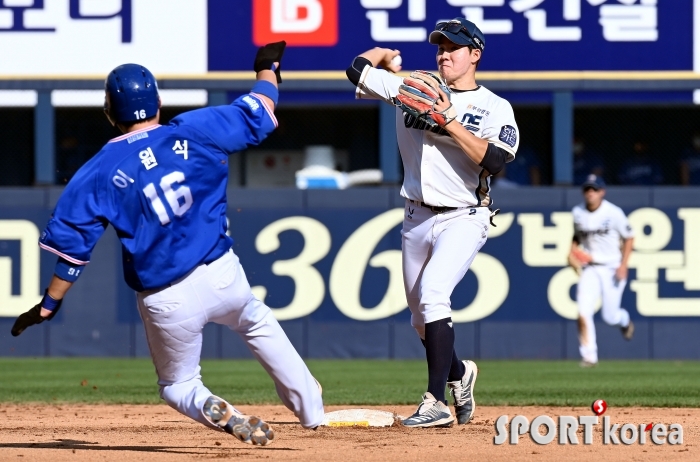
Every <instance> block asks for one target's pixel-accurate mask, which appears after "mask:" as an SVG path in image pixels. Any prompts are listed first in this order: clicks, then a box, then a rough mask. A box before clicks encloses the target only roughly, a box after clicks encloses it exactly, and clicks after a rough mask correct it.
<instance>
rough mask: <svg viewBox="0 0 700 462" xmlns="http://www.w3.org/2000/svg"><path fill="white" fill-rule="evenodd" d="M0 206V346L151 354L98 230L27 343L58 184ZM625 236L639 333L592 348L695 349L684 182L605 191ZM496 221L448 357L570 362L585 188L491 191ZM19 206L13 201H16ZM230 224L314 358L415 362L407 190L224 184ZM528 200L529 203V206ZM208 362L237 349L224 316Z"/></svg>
mask: <svg viewBox="0 0 700 462" xmlns="http://www.w3.org/2000/svg"><path fill="white" fill-rule="evenodd" d="M3 195H4V198H3V197H0V198H1V199H2V204H0V355H8V354H10V355H14V354H20V355H27V354H29V355H36V354H46V355H58V356H62V355H107V356H142V355H147V354H148V351H147V343H146V340H145V337H144V335H143V329H142V327H141V326H140V320H139V317H138V313H137V311H136V307H135V296H134V293H133V291H131V290H130V289H129V288H128V287H127V286H126V284H125V283H124V281H123V277H122V274H121V252H120V246H119V242H118V240H117V239H116V236H115V234H114V232H112V231H111V230H108V231H107V233H106V234H105V236H104V237H103V238H102V239H101V240H100V242H99V243H98V245H97V247H96V248H95V251H94V252H93V255H92V258H91V263H90V264H89V265H88V267H87V268H86V270H85V272H84V274H83V275H82V276H81V278H80V279H79V280H78V282H77V283H76V284H75V286H74V287H73V288H72V289H71V291H70V293H69V294H68V296H67V297H66V300H65V302H64V305H63V309H62V310H61V313H59V315H58V316H57V317H56V319H54V320H53V321H52V322H51V323H44V324H42V326H41V327H40V328H37V329H33V330H31V332H28V333H27V334H26V335H22V336H21V337H17V338H14V337H11V336H10V335H9V328H10V326H11V323H12V322H13V320H14V317H16V316H17V315H19V314H20V313H22V312H24V311H26V310H27V309H29V308H30V307H31V306H33V305H34V304H36V303H38V302H39V300H40V299H41V294H42V292H43V288H44V287H46V285H47V284H48V282H49V280H50V278H51V275H52V272H53V267H54V264H55V261H56V257H55V256H54V255H53V254H50V253H48V252H40V250H39V248H38V246H37V245H36V242H37V240H38V238H39V233H40V232H41V230H42V229H43V227H44V226H45V224H46V221H47V219H48V217H49V215H50V213H51V210H52V208H53V204H54V203H55V200H56V198H57V197H58V192H56V191H52V192H51V193H50V194H43V192H42V191H41V190H35V189H27V190H23V191H11V192H7V191H5V192H3ZM609 196H610V197H611V200H612V201H613V202H614V203H617V204H619V205H620V206H622V208H623V210H624V211H625V212H626V213H627V214H628V217H629V221H630V224H631V226H632V227H633V229H634V231H635V235H636V237H635V242H634V251H633V254H632V257H631V259H630V274H629V282H628V285H627V287H626V289H625V292H624V295H623V299H622V304H623V306H624V307H625V308H626V309H627V310H628V311H629V312H630V314H631V317H632V319H633V320H634V321H635V325H636V326H637V334H636V335H635V340H634V341H633V342H625V341H624V340H622V338H621V336H620V335H619V332H617V330H616V329H611V328H608V327H606V326H605V325H604V324H603V323H602V322H601V323H600V329H599V334H598V342H599V348H600V351H601V357H619V358H693V359H698V358H699V357H700V356H698V355H699V354H700V349H699V348H698V347H697V346H698V345H700V343H698V342H700V337H698V336H697V327H696V326H697V322H698V321H700V241H698V240H697V236H698V235H700V203H699V202H698V200H697V198H698V197H700V196H698V191H697V190H696V189H689V188H685V189H682V188H652V189H649V188H632V189H630V188H611V191H609ZM498 200H499V205H500V206H501V207H502V208H503V209H504V212H502V213H501V214H500V215H498V216H497V217H496V224H497V225H498V226H497V227H492V228H490V229H489V239H488V242H487V243H486V245H485V246H484V247H483V249H482V250H481V252H479V254H478V256H477V257H476V259H475V260H474V262H473V264H472V265H471V267H470V269H469V272H468V273H467V275H466V276H465V278H464V279H463V280H462V281H461V282H460V283H459V284H458V286H457V287H456V289H455V291H454V293H453V296H452V309H453V312H452V319H453V321H454V322H455V328H456V330H457V332H458V352H460V354H463V355H468V356H473V357H484V358H520V357H522V358H575V357H577V355H578V353H577V341H576V323H575V322H574V320H575V319H576V318H577V306H576V302H575V291H576V283H577V280H578V278H577V275H576V274H575V272H574V271H573V270H572V269H571V268H569V267H568V266H567V258H566V257H567V254H568V251H569V248H570V245H571V238H572V235H573V221H572V217H571V212H570V207H571V206H572V205H573V204H575V203H577V202H578V201H580V200H581V196H580V191H578V190H576V189H571V190H565V189H558V188H546V189H545V188H533V189H529V188H523V189H521V190H518V191H512V194H506V191H505V190H504V191H500V192H499V194H498ZM11 204H15V205H11ZM229 204H230V208H229V220H230V233H231V235H232V236H233V238H234V239H235V243H234V251H235V252H236V253H237V254H238V255H239V257H240V259H241V262H242V264H243V268H244V269H245V272H246V275H247V277H248V280H249V282H250V284H251V286H252V288H253V292H254V293H255V295H256V296H257V297H258V298H260V299H262V300H264V301H265V303H266V304H267V305H268V306H270V307H271V308H272V309H273V311H274V313H275V316H276V317H277V318H278V319H279V320H280V321H281V322H282V325H283V327H284V328H285V330H286V331H287V333H288V335H289V336H290V339H291V340H292V342H293V344H294V345H295V347H297V348H298V349H299V351H300V352H302V354H304V355H305V356H308V357H345V358H350V357H378V358H379V357H390V358H393V357H396V358H407V357H421V356H422V355H423V353H422V347H421V345H420V342H418V341H417V337H416V334H415V332H414V331H413V329H412V328H411V327H410V324H409V316H410V314H409V310H408V308H407V304H406V298H405V294H404V288H403V278H402V271H401V250H400V249H401V235H400V229H401V226H402V221H403V215H404V210H403V208H402V207H401V204H402V200H401V199H400V198H399V197H398V196H397V195H396V191H395V190H393V189H391V190H388V189H383V188H376V189H366V190H348V191H312V190H309V191H303V192H302V191H296V190H274V191H273V190H263V191H259V190H239V191H235V190H231V195H230V197H229ZM527 204H539V205H537V206H531V205H527ZM204 355H205V357H221V358H225V357H247V356H249V352H248V350H247V349H246V347H245V346H244V345H243V344H242V342H241V341H240V339H238V338H237V336H236V335H235V334H233V333H231V332H230V331H229V330H228V329H226V328H224V327H222V326H214V325H212V326H209V327H207V329H206V332H205V344H204Z"/></svg>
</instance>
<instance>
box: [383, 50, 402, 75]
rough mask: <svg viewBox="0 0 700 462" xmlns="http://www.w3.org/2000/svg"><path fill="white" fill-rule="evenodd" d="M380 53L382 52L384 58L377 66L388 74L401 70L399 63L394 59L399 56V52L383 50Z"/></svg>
mask: <svg viewBox="0 0 700 462" xmlns="http://www.w3.org/2000/svg"><path fill="white" fill-rule="evenodd" d="M382 51H384V57H383V58H382V61H381V62H380V63H379V66H381V67H382V68H384V69H386V70H387V71H390V72H394V73H396V72H399V71H400V70H401V62H400V61H397V60H395V59H394V58H396V57H397V56H399V55H400V54H401V52H400V51H399V50H392V49H390V48H383V49H382Z"/></svg>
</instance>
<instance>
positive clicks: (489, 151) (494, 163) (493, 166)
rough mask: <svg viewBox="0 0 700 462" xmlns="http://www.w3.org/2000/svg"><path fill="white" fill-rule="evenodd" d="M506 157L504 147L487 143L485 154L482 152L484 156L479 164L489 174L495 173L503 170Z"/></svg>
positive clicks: (506, 153)
mask: <svg viewBox="0 0 700 462" xmlns="http://www.w3.org/2000/svg"><path fill="white" fill-rule="evenodd" d="M506 159H508V152H507V151H506V150H505V149H501V148H499V147H498V146H496V145H494V144H492V143H489V146H488V147H487V148H486V154H484V158H483V159H482V160H481V163H480V164H479V166H480V167H483V168H484V169H485V170H486V171H487V172H489V173H490V174H491V175H495V174H497V173H498V172H500V171H501V170H503V166H504V165H505V164H506Z"/></svg>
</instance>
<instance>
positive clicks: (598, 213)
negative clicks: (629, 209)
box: [572, 200, 634, 265]
mask: <svg viewBox="0 0 700 462" xmlns="http://www.w3.org/2000/svg"><path fill="white" fill-rule="evenodd" d="M572 213H573V216H574V232H575V235H576V236H577V237H578V240H579V243H580V244H581V246H582V247H583V249H584V250H585V251H586V252H588V253H589V254H590V255H591V256H592V257H593V263H595V264H599V265H619V264H620V262H621V261H622V251H621V242H620V240H621V239H629V238H631V237H634V234H633V232H632V228H631V227H630V225H629V222H628V221H627V217H626V216H625V213H624V212H623V211H622V209H620V207H618V206H616V205H614V204H612V203H610V202H608V201H606V200H603V202H602V203H601V204H600V207H598V208H597V209H596V210H595V211H593V212H589V211H588V209H587V208H586V206H585V204H579V205H577V206H575V207H574V208H573V210H572Z"/></svg>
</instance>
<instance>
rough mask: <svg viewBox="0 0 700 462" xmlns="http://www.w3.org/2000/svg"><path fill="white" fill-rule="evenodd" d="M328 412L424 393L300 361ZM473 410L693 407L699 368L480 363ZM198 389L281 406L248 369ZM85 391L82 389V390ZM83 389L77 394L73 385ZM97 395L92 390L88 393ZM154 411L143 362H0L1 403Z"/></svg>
mask: <svg viewBox="0 0 700 462" xmlns="http://www.w3.org/2000/svg"><path fill="white" fill-rule="evenodd" d="M308 364H309V368H310V369H311V371H312V373H313V374H314V376H316V377H317V378H318V380H319V381H320V382H321V383H322V384H323V391H324V401H325V402H326V403H327V404H352V405H362V404H386V405H391V404H416V403H417V402H418V401H419V399H420V396H421V393H422V392H423V391H424V389H425V383H426V366H425V362H424V361H369V360H354V361H341V360H338V361H333V360H323V361H321V360H312V361H308ZM478 364H479V380H478V382H477V386H476V391H475V396H476V398H477V402H478V404H479V405H506V404H510V405H552V406H589V405H590V404H591V402H593V400H595V399H598V398H602V399H605V400H606V401H607V402H608V404H609V405H611V406H633V405H641V406H671V407H678V406H683V407H700V384H699V382H698V378H700V362H694V361H687V362H681V361H603V362H601V363H600V365H599V366H598V367H597V368H594V369H580V368H579V367H578V364H577V362H575V361H479V362H478ZM202 374H203V376H204V382H205V383H206V384H207V386H208V387H209V388H210V389H211V390H212V391H213V392H215V393H217V394H220V395H222V396H225V397H229V398H230V399H233V400H235V401H236V403H237V404H260V403H279V402H280V401H279V399H278V398H277V396H276V394H275V390H274V386H273V384H272V381H271V380H270V378H269V377H268V376H267V375H266V374H265V372H264V371H263V369H262V368H261V367H260V366H259V365H258V364H257V363H256V362H254V361H203V362H202ZM85 382H87V383H85ZM81 383H82V385H81ZM93 387H96V388H93ZM27 401H34V402H82V403H97V402H101V403H159V402H161V400H160V398H159V397H158V387H157V385H156V376H155V372H154V369H153V365H152V364H151V362H150V361H149V360H146V359H93V358H70V359H45V358H38V359H14V358H13V359H10V358H0V402H14V403H17V402H27Z"/></svg>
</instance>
